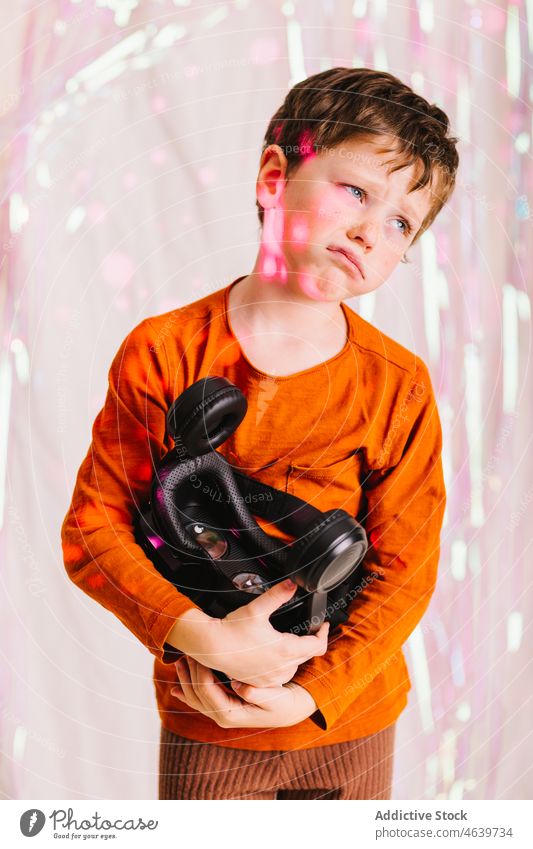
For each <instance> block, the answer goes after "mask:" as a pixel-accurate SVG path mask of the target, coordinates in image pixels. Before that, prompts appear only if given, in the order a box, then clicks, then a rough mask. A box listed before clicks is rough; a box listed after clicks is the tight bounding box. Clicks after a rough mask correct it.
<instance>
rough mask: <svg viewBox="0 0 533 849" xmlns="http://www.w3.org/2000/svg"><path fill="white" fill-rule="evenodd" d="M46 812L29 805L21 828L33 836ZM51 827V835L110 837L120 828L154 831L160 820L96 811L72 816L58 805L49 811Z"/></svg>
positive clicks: (71, 837) (109, 838)
mask: <svg viewBox="0 0 533 849" xmlns="http://www.w3.org/2000/svg"><path fill="white" fill-rule="evenodd" d="M46 819H47V817H46V815H45V814H44V813H43V812H42V811H40V810H39V809H38V808H29V810H27V811H24V813H23V814H22V816H21V818H20V830H21V832H22V834H23V835H24V836H25V837H35V835H36V834H39V832H40V831H42V829H43V827H44V825H45V823H46ZM48 819H49V820H50V821H51V824H52V828H53V831H54V837H61V838H68V839H70V840H76V839H78V840H82V839H83V840H86V839H87V838H88V837H93V838H100V839H102V840H111V839H114V838H116V837H118V836H119V835H120V833H121V832H123V831H145V829H148V831H154V830H155V829H156V828H157V826H158V825H159V820H146V822H145V821H144V820H143V818H142V817H132V818H131V819H114V820H110V819H106V818H105V817H103V816H102V815H101V814H99V813H98V812H97V811H95V812H94V814H91V815H90V817H85V818H84V817H79V818H78V819H76V818H75V816H74V809H73V808H68V810H64V809H63V808H57V809H55V810H53V811H52V813H51V814H49V815H48Z"/></svg>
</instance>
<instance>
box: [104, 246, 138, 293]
mask: <svg viewBox="0 0 533 849" xmlns="http://www.w3.org/2000/svg"><path fill="white" fill-rule="evenodd" d="M134 273H135V266H134V264H133V260H132V258H131V257H130V256H129V254H126V253H122V252H121V251H115V252H114V253H110V254H108V255H107V256H106V257H104V260H103V262H102V275H103V277H104V280H105V281H106V283H108V284H109V285H110V286H112V287H113V288H114V289H120V288H122V286H127V285H128V283H130V281H131V278H132V277H133V275H134Z"/></svg>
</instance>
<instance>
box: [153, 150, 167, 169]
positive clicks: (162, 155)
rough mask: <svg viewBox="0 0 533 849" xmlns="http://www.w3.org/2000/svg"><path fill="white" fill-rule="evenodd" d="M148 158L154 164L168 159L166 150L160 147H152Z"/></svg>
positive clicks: (161, 163)
mask: <svg viewBox="0 0 533 849" xmlns="http://www.w3.org/2000/svg"><path fill="white" fill-rule="evenodd" d="M150 159H151V161H152V162H153V164H154V165H163V163H165V162H166V161H167V159H168V156H167V152H166V150H164V148H162V147H154V149H153V150H152V152H151V154H150Z"/></svg>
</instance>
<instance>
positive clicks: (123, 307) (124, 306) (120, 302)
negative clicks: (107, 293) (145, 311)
mask: <svg viewBox="0 0 533 849" xmlns="http://www.w3.org/2000/svg"><path fill="white" fill-rule="evenodd" d="M115 307H116V308H117V310H118V311H119V312H127V311H128V310H129V308H130V300H129V298H126V297H125V296H124V295H119V296H118V298H115Z"/></svg>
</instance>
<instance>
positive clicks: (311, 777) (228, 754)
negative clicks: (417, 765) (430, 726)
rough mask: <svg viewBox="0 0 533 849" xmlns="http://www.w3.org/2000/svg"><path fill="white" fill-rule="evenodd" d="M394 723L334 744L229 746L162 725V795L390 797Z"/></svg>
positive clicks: (210, 797) (173, 796)
mask: <svg viewBox="0 0 533 849" xmlns="http://www.w3.org/2000/svg"><path fill="white" fill-rule="evenodd" d="M395 732H396V723H394V724H393V725H389V727H388V728H385V729H384V730H383V731H378V732H377V733H376V734H370V735H369V736H368V737H361V738H360V739H358V740H351V741H350V742H348V743H336V744H334V745H331V746H319V747H318V748H315V749H301V750H299V751H289V752H278V751H275V752H257V751H250V750H248V749H230V748H227V747H225V746H215V745H214V744H212V743H198V742H196V741H194V740H187V739H186V738H185V737H180V736H178V735H177V734H173V733H172V731H168V730H167V729H166V728H164V727H162V728H161V745H160V750H159V798H160V799H390V798H391V785H392V768H393V757H394V738H395Z"/></svg>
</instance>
